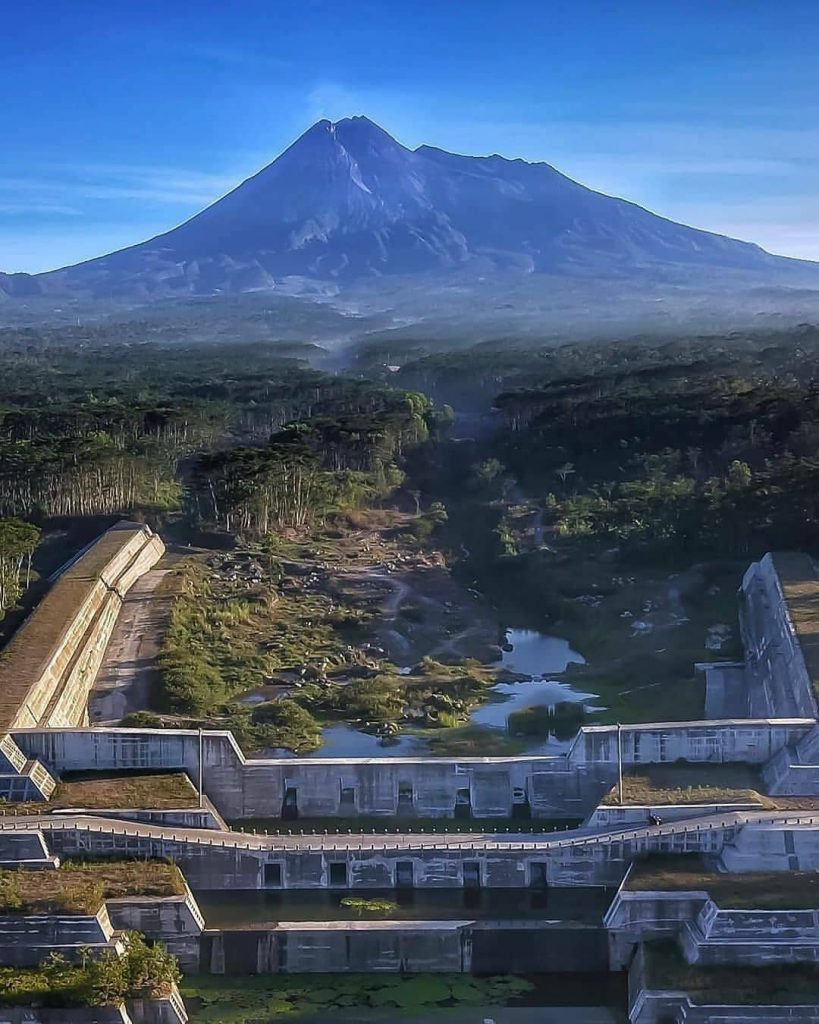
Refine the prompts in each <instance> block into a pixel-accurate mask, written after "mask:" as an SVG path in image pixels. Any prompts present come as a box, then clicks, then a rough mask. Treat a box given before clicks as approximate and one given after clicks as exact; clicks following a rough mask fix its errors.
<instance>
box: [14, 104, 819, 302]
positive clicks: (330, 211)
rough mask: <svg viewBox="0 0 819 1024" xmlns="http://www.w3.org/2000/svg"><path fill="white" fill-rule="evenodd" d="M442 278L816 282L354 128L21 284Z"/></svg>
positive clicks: (542, 181)
mask: <svg viewBox="0 0 819 1024" xmlns="http://www.w3.org/2000/svg"><path fill="white" fill-rule="evenodd" d="M453 271H459V272H460V274H459V276H462V275H463V274H466V275H467V276H468V277H470V278H472V279H474V278H476V277H478V276H480V275H491V274H494V273H497V272H499V271H514V272H517V273H526V274H532V273H534V274H537V273H544V274H549V275H559V276H573V277H580V278H587V279H597V278H612V277H614V278H622V279H624V280H632V279H638V280H639V279H646V280H651V281H654V282H657V281H663V280H673V281H680V282H684V283H691V282H696V281H697V280H701V281H707V280H709V279H710V278H711V276H712V275H713V273H714V272H715V271H724V272H730V273H736V272H742V273H743V274H751V275H762V276H763V277H764V279H766V280H771V279H774V280H782V281H783V282H790V281H792V280H796V279H799V280H800V281H801V280H804V281H806V282H809V283H811V282H819V267H815V266H814V265H813V264H809V263H803V262H800V261H795V260H785V259H782V258H780V257H775V256H771V255H769V254H768V253H766V252H764V251H763V250H762V249H760V248H759V247H758V246H755V245H752V244H749V243H746V242H738V241H735V240H733V239H728V238H725V237H723V236H720V235H715V234H711V233H709V232H706V231H699V230H696V229H694V228H689V227H685V226H684V225H681V224H676V223H674V222H672V221H669V220H666V219H664V218H662V217H658V216H656V215H654V214H652V213H649V212H648V211H646V210H644V209H642V208H641V207H639V206H636V205H634V204H633V203H629V202H625V201H624V200H620V199H613V198H611V197H609V196H604V195H601V194H600V193H597V192H594V191H592V190H590V189H587V188H585V187H584V186H582V185H579V184H577V183H576V182H574V181H572V180H571V179H569V178H567V177H565V175H563V174H561V173H560V172H558V171H556V170H555V169H554V168H553V167H551V166H550V165H548V164H545V163H536V164H532V163H527V162H525V161H523V160H507V159H504V158H503V157H500V156H490V157H469V156H458V155H455V154H452V153H447V152H444V151H443V150H439V149H434V148H432V147H429V146H421V147H419V148H418V149H416V150H409V149H407V148H405V147H404V146H402V145H400V143H398V142H396V141H395V139H393V138H392V137H391V136H390V135H388V134H387V133H386V132H385V131H383V130H382V129H381V128H379V127H378V126H377V125H375V124H373V122H372V121H369V120H368V119H367V118H365V117H354V118H347V119H345V120H343V121H339V122H337V123H335V124H334V123H331V122H330V121H319V122H318V123H317V124H315V125H313V127H312V128H310V129H309V130H308V131H307V132H306V133H305V134H304V135H302V136H301V137H300V138H299V139H298V140H297V141H296V142H295V143H294V144H293V145H292V146H290V148H289V149H287V150H286V151H285V152H284V153H282V155H281V156H280V157H278V159H276V160H274V161H273V163H272V164H270V165H269V166H268V167H266V168H264V170H262V171H260V172H259V173H258V174H257V175H255V176H254V177H252V178H250V179H248V180H247V181H245V182H244V183H243V184H241V185H240V186H239V187H238V188H236V189H235V190H234V191H233V192H231V193H229V194H228V195H227V196H225V197H224V198H223V199H221V200H219V201H218V202H216V203H214V204H213V205H212V206H210V207H208V208H207V209H206V210H204V211H203V212H202V213H200V214H198V215H197V216H195V217H193V218H191V220H189V221H187V222H186V223H184V224H182V225H181V226H180V227H177V228H175V229H173V230H172V231H169V232H167V233H166V234H163V235H160V236H158V237H156V238H153V239H151V240H150V241H147V242H144V243H142V244H140V245H135V246H133V247H131V248H128V249H124V250H121V251H119V252H116V253H113V254H111V255H109V256H105V257H102V258H100V259H96V260H91V261H89V262H87V263H82V264H78V265H77V266H75V267H70V268H67V269H65V270H61V271H55V272H53V273H50V274H45V275H39V276H38V277H37V278H35V279H34V280H35V282H36V287H37V288H38V289H42V290H43V291H44V292H46V293H53V292H63V291H68V292H72V293H79V294H85V295H94V296H97V297H122V298H129V299H136V300H139V299H147V298H150V297H152V296H156V297H167V296H169V295H174V294H179V295H189V294H214V293H218V292H241V291H249V290H254V289H264V288H271V287H282V286H283V287H285V288H287V289H296V290H298V289H300V288H303V287H304V286H305V285H306V283H307V282H308V281H313V282H316V281H319V282H328V281H329V282H338V283H342V284H343V283H349V282H354V281H360V280H362V279H371V278H374V277H377V276H380V275H405V274H414V273H418V272H425V275H426V277H427V278H429V275H433V277H435V276H436V275H437V276H446V275H447V274H451V273H452V272H453ZM2 287H3V282H2V281H1V280H0V288H2ZM21 287H22V285H21V284H20V282H19V281H17V282H16V284H15V288H16V289H17V290H19V289H20V288H21Z"/></svg>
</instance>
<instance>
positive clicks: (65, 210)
mask: <svg viewBox="0 0 819 1024" xmlns="http://www.w3.org/2000/svg"><path fill="white" fill-rule="evenodd" d="M4 214H5V215H13V216H17V215H19V214H26V215H27V216H30V215H34V216H42V217H80V216H82V211H81V210H78V209H76V207H73V206H60V205H58V204H56V203H45V202H37V201H36V200H32V201H30V202H25V201H18V202H14V201H12V202H0V216H3V215H4Z"/></svg>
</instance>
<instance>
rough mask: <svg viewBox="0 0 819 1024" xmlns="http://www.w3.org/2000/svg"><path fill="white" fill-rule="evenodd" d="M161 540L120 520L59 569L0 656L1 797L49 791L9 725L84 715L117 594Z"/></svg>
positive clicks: (80, 719)
mask: <svg viewBox="0 0 819 1024" xmlns="http://www.w3.org/2000/svg"><path fill="white" fill-rule="evenodd" d="M164 550H165V546H164V544H163V543H162V541H161V540H160V538H159V537H158V536H157V535H156V534H154V533H153V532H152V531H151V530H150V529H149V528H148V527H147V526H141V525H139V524H136V523H119V524H117V525H116V526H114V527H112V528H111V529H110V530H108V531H107V532H106V533H104V534H103V535H102V536H101V537H100V538H99V539H98V540H97V541H96V542H94V543H93V544H92V545H90V546H89V547H88V548H87V549H86V550H85V551H84V552H83V553H82V554H81V556H80V557H79V558H77V559H76V560H75V561H74V562H73V563H72V564H70V565H69V566H68V568H67V569H66V570H65V571H64V572H63V573H62V574H61V576H60V577H59V579H58V580H57V582H56V583H55V584H54V585H53V586H52V587H51V589H50V590H49V591H48V593H47V594H46V596H45V597H44V598H43V600H42V601H41V602H40V604H39V605H38V606H37V607H36V608H35V609H34V611H33V612H32V613H31V614H30V615H29V617H28V618H27V619H26V620H25V622H24V623H23V624H22V626H21V627H20V628H19V630H18V631H17V633H16V634H15V635H14V637H13V638H12V640H11V641H10V642H9V644H8V645H7V647H6V648H5V650H4V651H3V653H2V655H0V796H2V797H3V798H4V799H6V800H32V799H38V798H40V799H42V798H44V797H48V796H49V795H50V794H51V792H52V791H53V789H54V780H53V778H52V777H51V775H50V773H49V771H48V769H46V768H45V767H44V766H43V765H42V763H40V762H38V761H37V760H36V759H31V758H27V757H26V756H25V755H24V754H23V753H22V751H20V750H19V748H18V747H17V746H16V744H15V743H14V741H13V739H11V736H10V733H11V732H12V731H13V730H14V729H19V728H28V727H32V726H42V727H44V728H49V729H51V728H59V727H68V726H75V725H80V724H82V723H85V722H87V721H88V711H87V708H88V695H89V693H90V692H91V687H92V686H93V683H94V679H95V678H96V674H97V671H98V669H99V667H100V664H101V662H102V658H103V655H104V653H105V650H106V647H107V646H108V642H109V640H110V638H111V633H112V630H113V628H114V623H115V622H116V620H117V616H118V614H119V611H120V608H121V607H122V601H123V598H124V597H125V594H126V593H127V592H128V590H129V589H130V587H131V586H132V585H133V584H134V582H135V581H136V580H137V579H139V577H140V576H141V575H142V574H143V573H144V572H147V570H148V569H150V568H151V566H152V565H154V563H155V562H156V561H157V560H158V559H159V558H160V557H161V556H162V554H163V552H164Z"/></svg>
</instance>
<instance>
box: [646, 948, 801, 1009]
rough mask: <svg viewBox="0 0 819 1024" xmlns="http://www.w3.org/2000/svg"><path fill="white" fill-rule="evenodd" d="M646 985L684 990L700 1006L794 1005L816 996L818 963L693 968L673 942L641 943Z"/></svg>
mask: <svg viewBox="0 0 819 1024" xmlns="http://www.w3.org/2000/svg"><path fill="white" fill-rule="evenodd" d="M645 951H646V974H647V984H648V987H650V988H653V989H670V990H673V991H681V992H687V993H688V995H689V996H690V997H691V999H692V1000H693V1001H694V1002H695V1003H699V1004H700V1005H703V1006H707V1005H721V1006H730V1005H732V1004H738V1005H754V1004H756V1005H761V1006H766V1005H767V1006H777V1005H783V1006H794V1005H796V1006H798V1005H799V1004H814V1003H816V1002H817V999H819V995H818V994H819V965H817V964H779V965H775V966H774V965H772V966H769V967H697V966H694V965H691V964H687V963H686V962H685V960H684V959H683V957H682V955H681V954H680V952H679V950H678V948H677V946H676V943H674V942H650V943H647V944H646V946H645Z"/></svg>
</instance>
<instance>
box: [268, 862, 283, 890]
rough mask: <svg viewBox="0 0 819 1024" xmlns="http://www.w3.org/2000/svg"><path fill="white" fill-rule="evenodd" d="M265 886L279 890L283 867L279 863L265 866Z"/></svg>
mask: <svg viewBox="0 0 819 1024" xmlns="http://www.w3.org/2000/svg"><path fill="white" fill-rule="evenodd" d="M264 884H265V885H266V886H269V887H270V888H271V889H278V888H279V887H280V886H281V884H282V866H281V864H279V863H278V862H276V863H270V864H265V866H264Z"/></svg>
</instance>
